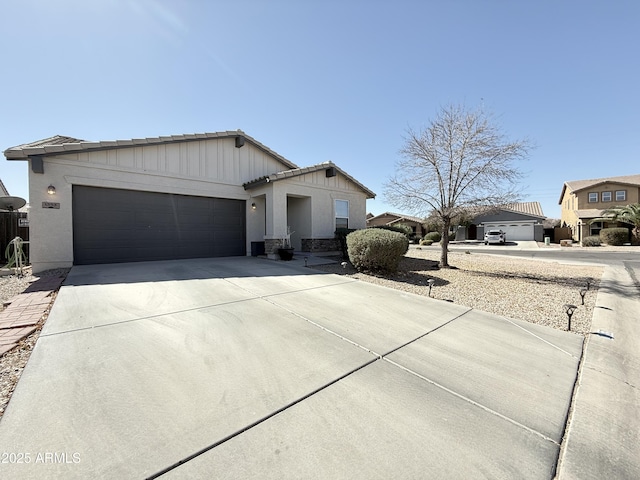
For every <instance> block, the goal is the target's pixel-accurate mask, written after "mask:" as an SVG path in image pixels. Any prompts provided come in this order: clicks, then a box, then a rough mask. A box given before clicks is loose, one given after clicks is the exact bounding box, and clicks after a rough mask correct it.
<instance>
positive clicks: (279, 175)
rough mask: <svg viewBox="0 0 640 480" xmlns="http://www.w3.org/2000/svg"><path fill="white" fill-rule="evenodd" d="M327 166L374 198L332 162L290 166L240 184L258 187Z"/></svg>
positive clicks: (247, 186) (324, 168)
mask: <svg viewBox="0 0 640 480" xmlns="http://www.w3.org/2000/svg"><path fill="white" fill-rule="evenodd" d="M327 168H335V169H336V170H337V171H338V172H340V173H341V174H342V175H343V176H345V177H346V178H347V179H349V180H350V181H352V182H353V183H354V184H356V185H357V186H358V187H359V188H360V189H361V190H363V191H364V192H365V193H366V194H367V198H375V197H376V194H375V193H373V192H372V191H371V190H369V189H368V188H367V187H365V186H364V185H363V184H361V183H360V182H358V181H357V180H356V179H355V178H353V177H352V176H351V175H349V174H348V173H347V172H345V171H344V170H342V169H341V168H340V167H338V166H337V165H336V164H334V163H333V162H323V163H319V164H317V165H312V166H310V167H302V168H300V167H297V168H292V169H291V170H285V171H282V172H276V173H272V174H271V175H265V176H262V177H260V178H256V179H255V180H252V181H250V182H247V183H245V184H243V185H242V186H243V187H244V189H245V190H250V189H252V188H256V187H259V186H260V185H264V184H265V183H270V182H277V181H278V180H284V179H286V178H292V177H298V176H300V175H306V174H307V173H313V172H317V171H319V170H326V169H327Z"/></svg>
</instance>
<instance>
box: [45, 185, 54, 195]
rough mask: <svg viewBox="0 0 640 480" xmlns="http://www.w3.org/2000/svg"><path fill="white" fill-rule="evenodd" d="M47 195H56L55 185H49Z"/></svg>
mask: <svg viewBox="0 0 640 480" xmlns="http://www.w3.org/2000/svg"><path fill="white" fill-rule="evenodd" d="M47 193H48V194H49V195H54V194H55V193H56V187H54V186H53V185H49V186H48V187H47Z"/></svg>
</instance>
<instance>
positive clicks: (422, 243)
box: [420, 238, 433, 247]
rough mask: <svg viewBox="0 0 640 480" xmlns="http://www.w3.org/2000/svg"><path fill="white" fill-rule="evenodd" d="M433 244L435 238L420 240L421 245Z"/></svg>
mask: <svg viewBox="0 0 640 480" xmlns="http://www.w3.org/2000/svg"><path fill="white" fill-rule="evenodd" d="M432 244H433V240H425V239H424V238H423V239H422V240H420V245H426V246H427V247H428V246H429V245H432Z"/></svg>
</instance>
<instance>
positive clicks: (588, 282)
mask: <svg viewBox="0 0 640 480" xmlns="http://www.w3.org/2000/svg"><path fill="white" fill-rule="evenodd" d="M591 281H592V279H591V278H587V290H589V289H590V288H591Z"/></svg>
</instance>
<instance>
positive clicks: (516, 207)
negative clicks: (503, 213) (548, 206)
mask: <svg viewBox="0 0 640 480" xmlns="http://www.w3.org/2000/svg"><path fill="white" fill-rule="evenodd" d="M501 208H503V209H506V210H512V211H514V212H518V213H525V214H527V215H534V216H536V217H544V213H542V206H541V205H540V202H519V203H509V204H507V205H504V206H502V207H501Z"/></svg>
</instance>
